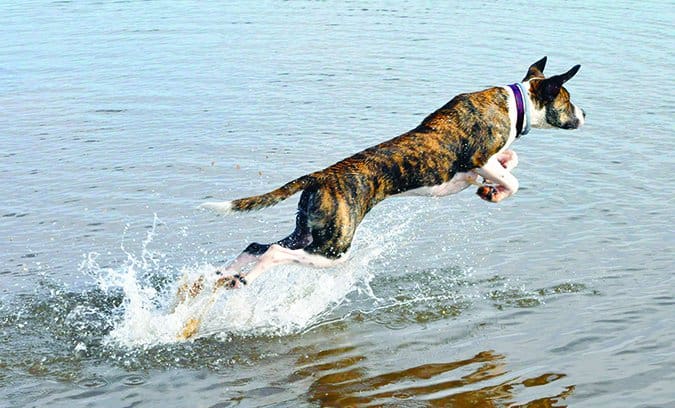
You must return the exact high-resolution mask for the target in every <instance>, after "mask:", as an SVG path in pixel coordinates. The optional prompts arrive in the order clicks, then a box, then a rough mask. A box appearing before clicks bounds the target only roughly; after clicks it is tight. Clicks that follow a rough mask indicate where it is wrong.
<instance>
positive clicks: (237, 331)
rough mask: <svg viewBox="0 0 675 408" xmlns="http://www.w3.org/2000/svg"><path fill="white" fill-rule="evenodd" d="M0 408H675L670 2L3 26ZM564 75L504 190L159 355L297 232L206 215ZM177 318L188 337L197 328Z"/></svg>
mask: <svg viewBox="0 0 675 408" xmlns="http://www.w3.org/2000/svg"><path fill="white" fill-rule="evenodd" d="M0 16H1V17H0V21H1V22H2V24H0V141H1V145H0V175H1V177H2V199H1V200H0V216H1V217H0V228H1V229H0V232H1V237H0V239H2V246H1V248H2V249H1V251H0V275H1V276H0V344H1V348H0V401H1V402H0V405H2V406H36V407H42V406H50V407H73V406H91V407H122V406H125V407H132V406H143V407H145V406H160V405H161V406H163V407H182V406H195V407H226V406H247V407H248V406H274V407H297V406H361V405H378V406H382V405H385V406H386V405H390V406H409V407H412V406H458V407H469V406H530V407H549V406H567V405H570V406H575V407H577V406H585V407H617V406H622V407H672V406H675V375H674V374H673V366H674V365H675V347H674V345H673V341H674V340H675V296H674V295H673V292H674V289H675V280H674V279H673V270H674V269H675V254H674V253H673V248H674V247H675V245H674V244H675V233H674V226H675V210H674V207H675V206H674V197H675V195H674V194H673V189H672V177H673V174H675V162H674V160H673V158H672V154H671V153H670V152H672V151H673V150H675V139H674V138H673V134H674V133H675V127H674V125H673V117H674V115H673V114H674V113H675V112H674V106H675V93H674V92H673V89H675V81H674V80H673V76H674V75H673V73H674V72H675V59H674V49H673V44H675V32H674V31H673V22H674V21H675V8H673V5H672V3H671V2H667V1H663V2H624V1H618V2H617V1H605V2H592V3H589V2H547V1H544V2H537V3H536V4H535V5H526V4H525V3H520V2H515V3H513V2H512V3H495V4H493V3H490V2H488V3H485V4H483V3H478V2H476V3H467V2H461V3H454V4H453V3H440V2H439V3H435V4H432V3H427V2H406V3H401V4H396V5H392V4H389V2H317V3H315V2H310V3H306V2H246V3H245V4H244V3H243V2H242V4H241V5H239V6H237V5H231V4H220V5H217V4H213V3H211V2H197V1H184V2H171V1H147V2H132V1H116V2H93V1H91V2H78V1H75V2H71V1H54V2H47V1H34V2H28V1H16V2H14V1H11V2H10V1H4V2H2V4H1V5H0ZM544 55H548V57H549V63H548V66H547V69H546V73H548V74H558V73H562V72H564V71H566V70H567V69H569V68H570V67H571V66H573V65H575V64H581V65H582V68H581V71H580V72H579V74H577V76H576V77H575V78H574V79H573V80H571V81H570V82H569V83H568V85H567V88H568V89H569V90H570V92H571V94H572V98H573V101H574V102H575V103H577V104H578V105H580V106H581V107H583V108H584V109H585V111H586V113H587V114H588V116H587V124H586V126H585V127H584V128H582V129H580V130H577V131H562V130H536V129H535V130H533V131H532V132H531V133H530V134H528V135H527V136H525V137H523V138H522V139H521V140H519V141H517V142H516V143H515V144H514V148H515V150H516V151H517V152H518V153H519V155H520V166H519V167H518V168H517V169H516V170H515V171H514V174H515V175H516V177H518V178H519V180H520V185H521V190H520V191H519V192H518V194H517V195H515V196H514V197H512V198H510V199H508V200H506V201H504V202H502V203H500V204H498V205H492V204H488V203H485V202H483V201H481V200H480V199H479V198H477V197H476V196H475V195H474V194H473V188H472V189H469V190H467V191H464V192H462V193H460V194H458V195H455V196H451V197H447V198H443V199H429V198H396V199H390V200H387V201H385V202H383V203H382V204H380V205H378V206H377V207H376V208H375V209H374V210H373V211H372V212H371V213H370V214H369V215H368V217H367V218H366V220H365V222H364V223H363V224H362V225H361V227H360V229H359V232H358V234H357V237H356V240H355V243H354V247H355V248H354V251H353V254H352V257H351V259H350V261H349V262H347V263H346V264H345V265H343V266H340V267H338V268H335V269H331V270H312V269H308V268H302V267H299V266H286V267H279V268H276V269H274V270H273V271H271V272H269V273H268V274H267V275H264V276H263V277H262V278H261V279H260V280H259V281H256V282H255V284H254V285H252V286H250V287H247V288H245V289H244V290H241V291H232V292H221V293H220V294H218V295H217V296H214V297H212V299H211V300H213V302H214V303H213V309H211V311H210V312H208V313H207V314H206V316H205V323H204V325H203V326H202V328H201V330H200V331H199V332H198V334H197V338H196V339H195V340H194V341H189V342H180V341H178V340H177V339H176V330H177V327H180V324H181V323H182V322H183V320H181V319H183V318H184V317H185V316H178V315H177V314H176V313H174V314H172V313H171V303H172V299H173V295H174V293H175V290H176V288H177V286H178V285H179V284H180V282H181V281H182V280H183V279H185V278H186V277H187V278H190V279H191V278H194V277H196V276H198V275H199V274H200V273H204V272H207V273H208V272H210V271H212V270H213V269H214V268H215V267H217V266H219V265H221V264H222V263H223V262H225V261H227V260H228V259H231V258H232V257H234V256H236V255H237V254H238V253H239V251H240V250H241V249H242V248H243V247H245V246H246V245H247V244H248V243H249V242H251V241H254V240H255V241H262V242H265V241H266V240H267V241H270V240H274V239H279V238H281V237H283V236H285V234H287V233H288V232H290V231H291V230H292V227H293V219H294V217H293V214H294V208H295V205H296V203H297V197H294V198H292V199H290V200H288V201H286V202H284V203H283V204H281V205H279V206H277V207H274V208H270V209H266V210H264V211H261V212H257V213H251V214H244V215H240V216H232V217H218V216H215V215H214V214H211V213H208V212H204V211H199V210H197V209H196V207H197V205H198V204H199V203H201V202H203V201H205V200H213V199H216V200H224V199H232V198H237V197H243V196H247V195H251V194H257V193H261V192H265V191H268V190H270V189H272V188H274V187H277V186H279V185H281V184H282V183H284V182H286V181H288V180H291V179H293V178H295V177H298V176H300V175H302V174H305V173H308V172H311V171H314V170H318V169H320V168H323V167H325V166H327V165H329V164H332V163H334V162H335V161H337V160H340V159H342V158H343V157H346V156H348V155H350V154H352V153H355V152H357V151H359V150H361V149H363V148H366V147H368V146H371V145H373V144H375V143H378V142H380V141H383V140H386V139H389V138H391V137H393V136H396V135H398V134H400V133H402V132H404V131H406V130H409V129H411V128H413V127H415V126H416V125H417V124H418V123H419V122H420V121H421V120H422V119H423V118H424V116H425V115H426V114H428V113H430V112H432V111H433V110H435V109H436V108H438V107H440V106H442V105H443V104H444V103H445V102H447V101H448V100H449V99H451V98H452V97H453V96H454V95H456V94H458V93H461V92H467V91H474V90H479V89H482V88H485V87H488V86H492V85H505V84H508V83H513V82H516V81H518V80H520V79H521V78H522V77H523V75H524V73H525V71H526V70H527V67H528V66H529V65H530V64H531V63H532V62H534V61H536V60H538V59H539V58H541V57H543V56H544ZM198 307H201V306H194V308H193V309H192V310H190V311H188V312H191V313H193V312H195V311H196V308H198Z"/></svg>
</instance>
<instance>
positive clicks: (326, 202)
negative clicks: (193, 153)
mask: <svg viewBox="0 0 675 408" xmlns="http://www.w3.org/2000/svg"><path fill="white" fill-rule="evenodd" d="M545 64H546V57H544V58H542V59H541V60H539V61H537V62H536V63H534V64H533V65H532V66H530V68H529V69H528V71H527V74H526V76H525V78H524V81H527V83H529V86H530V88H529V92H530V95H531V96H532V98H531V102H532V103H534V104H535V109H538V110H540V111H541V110H542V109H545V112H546V113H545V121H546V122H548V123H547V124H546V123H539V124H538V126H539V127H542V126H547V125H548V126H553V127H560V128H573V127H578V126H580V123H582V122H583V121H581V122H579V119H576V118H575V112H574V109H575V108H574V106H573V105H572V104H571V103H570V101H569V93H568V92H567V90H565V89H564V88H563V87H562V84H563V83H564V82H565V81H567V80H568V79H569V78H571V77H572V76H573V75H574V74H576V72H577V71H578V69H579V66H578V65H577V66H575V67H573V68H572V69H571V70H570V71H568V72H567V73H565V74H562V75H558V76H554V77H551V78H548V79H546V78H545V77H544V75H543V70H544V66H545ZM509 97H510V95H509V93H508V91H507V90H506V89H505V88H503V87H493V88H489V89H485V90H483V91H480V92H474V93H465V94H460V95H458V96H456V97H454V98H453V99H452V100H451V101H450V102H448V103H447V104H446V105H445V106H443V107H441V108H440V109H438V110H437V111H436V112H434V113H432V114H431V115H429V116H428V117H426V118H425V119H424V120H423V121H422V123H421V124H420V125H419V126H417V127H416V128H414V129H412V130H410V131H409V132H406V133H404V134H402V135H400V136H398V137H395V138H393V139H391V140H388V141H386V142H383V143H380V144H378V145H376V146H373V147H370V148H368V149H366V150H363V151H361V152H359V153H356V154H355V155H353V156H351V157H348V158H346V159H344V160H342V161H340V162H338V163H335V164H333V165H332V166H329V167H327V168H325V169H323V170H321V171H317V172H314V173H311V174H308V175H305V176H302V177H300V178H298V179H296V180H293V181H291V182H289V183H287V184H285V185H284V186H282V187H280V188H278V189H276V190H274V191H271V192H269V193H266V194H263V195H259V196H255V197H249V198H243V199H238V200H234V201H232V202H231V203H230V204H231V208H229V209H230V210H234V211H250V210H256V209H260V208H263V207H267V206H270V205H274V204H276V203H278V202H279V201H281V200H284V199H286V198H288V197H289V196H291V195H293V194H295V193H297V192H299V191H302V195H301V197H300V202H299V205H298V212H297V216H296V228H295V231H294V232H293V233H292V234H291V235H289V236H288V237H286V238H284V239H283V240H280V241H277V242H276V243H275V244H277V245H279V246H280V247H282V248H287V249H289V250H297V249H304V251H305V252H307V253H308V254H313V255H321V256H323V257H325V258H328V259H338V258H340V257H341V256H342V255H343V254H344V253H345V252H346V251H347V250H348V249H349V247H350V245H351V242H352V238H353V237H354V233H355V232H356V228H357V227H358V225H359V224H360V223H361V221H362V220H363V218H364V217H365V216H366V214H368V212H369V211H370V210H371V209H372V208H373V207H374V206H375V205H376V204H377V203H379V202H380V201H382V200H384V199H385V198H387V197H389V196H391V195H395V194H399V193H403V192H406V191H409V190H413V189H416V188H420V187H431V186H438V185H440V184H443V183H446V182H448V181H450V180H451V179H452V178H453V176H454V175H455V174H457V173H464V172H468V171H471V170H474V169H481V168H483V166H484V165H486V163H487V162H488V159H490V157H492V156H494V155H495V154H496V153H498V152H500V151H501V150H502V148H504V146H505V145H506V144H507V143H508V140H509V136H510V133H511V129H512V126H511V119H510V116H509ZM575 120H576V122H575ZM542 121H543V120H542ZM500 188H501V191H503V190H504V188H503V187H500ZM516 189H517V187H516ZM499 191H500V190H499V189H498V188H497V187H494V186H489V187H481V188H479V189H478V195H480V196H481V197H482V198H484V199H486V200H488V201H498V200H493V199H492V195H493V193H499ZM271 245H272V244H258V243H253V244H251V245H249V246H248V247H247V248H246V249H245V250H244V252H243V253H242V256H240V257H239V258H238V260H240V259H244V260H246V259H249V258H246V257H245V256H244V254H248V255H250V256H252V257H259V256H261V255H263V254H265V253H266V251H267V250H268V249H269V248H270V246H271ZM237 262H239V261H235V263H237ZM234 283H235V284H237V282H234Z"/></svg>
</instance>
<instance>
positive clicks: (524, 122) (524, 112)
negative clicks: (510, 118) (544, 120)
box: [509, 83, 532, 138]
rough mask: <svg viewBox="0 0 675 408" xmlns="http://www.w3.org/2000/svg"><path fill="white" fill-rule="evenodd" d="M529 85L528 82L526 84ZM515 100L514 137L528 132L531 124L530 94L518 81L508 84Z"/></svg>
mask: <svg viewBox="0 0 675 408" xmlns="http://www.w3.org/2000/svg"><path fill="white" fill-rule="evenodd" d="M528 85H529V84H528ZM509 88H511V91H512V92H513V97H514V98H515V102H516V138H519V137H520V136H522V135H526V134H528V133H530V127H531V126H532V119H531V116H530V115H531V113H530V112H531V106H530V105H531V103H530V95H529V92H528V91H527V90H526V89H527V88H529V86H527V88H526V87H525V86H524V85H523V84H520V83H515V84H511V85H509Z"/></svg>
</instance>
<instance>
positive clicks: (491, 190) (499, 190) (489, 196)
mask: <svg viewBox="0 0 675 408" xmlns="http://www.w3.org/2000/svg"><path fill="white" fill-rule="evenodd" d="M476 194H478V196H479V197H480V198H482V199H483V200H485V201H489V202H491V203H498V202H500V201H502V200H503V199H505V198H506V197H508V196H510V195H511V194H512V192H511V191H509V190H508V189H507V188H506V187H504V186H499V185H498V186H490V185H487V186H483V187H480V188H478V191H476Z"/></svg>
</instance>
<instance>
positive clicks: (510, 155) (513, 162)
mask: <svg viewBox="0 0 675 408" xmlns="http://www.w3.org/2000/svg"><path fill="white" fill-rule="evenodd" d="M497 160H498V161H499V164H501V165H502V167H503V168H505V169H506V170H513V169H514V168H515V167H516V166H518V155H517V154H516V152H515V151H514V150H504V151H503V152H502V153H500V154H499V156H498V157H497Z"/></svg>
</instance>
